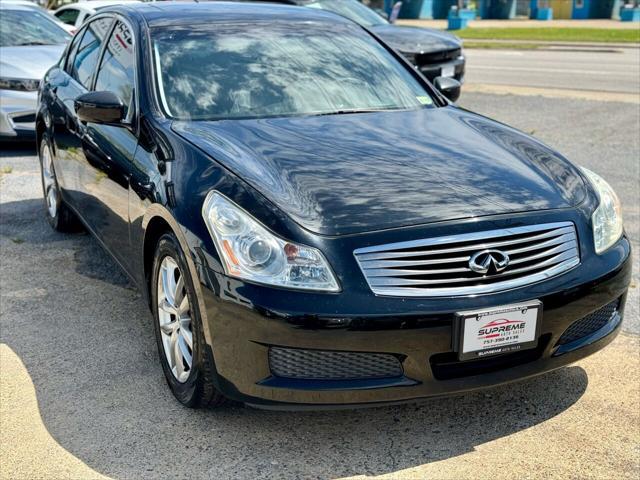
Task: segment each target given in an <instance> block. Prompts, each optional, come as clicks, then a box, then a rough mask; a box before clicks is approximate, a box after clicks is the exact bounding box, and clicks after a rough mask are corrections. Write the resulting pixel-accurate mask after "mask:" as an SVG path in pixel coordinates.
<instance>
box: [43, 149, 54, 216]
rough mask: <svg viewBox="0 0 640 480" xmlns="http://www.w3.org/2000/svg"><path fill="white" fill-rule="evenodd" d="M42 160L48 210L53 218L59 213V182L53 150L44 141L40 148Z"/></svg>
mask: <svg viewBox="0 0 640 480" xmlns="http://www.w3.org/2000/svg"><path fill="white" fill-rule="evenodd" d="M40 160H41V161H42V184H43V186H44V197H45V199H46V201H47V211H48V212H49V216H51V218H56V214H57V213H58V198H59V196H58V183H57V182H56V177H55V173H54V170H53V161H52V158H51V150H50V149H49V145H47V143H46V142H42V147H41V149H40Z"/></svg>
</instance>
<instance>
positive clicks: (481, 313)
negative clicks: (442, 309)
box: [454, 300, 542, 360]
mask: <svg viewBox="0 0 640 480" xmlns="http://www.w3.org/2000/svg"><path fill="white" fill-rule="evenodd" d="M541 320H542V302H540V301H539V300H532V301H529V302H523V303H517V304H512V305H503V306H499V307H494V308H487V309H479V310H473V311H466V312H458V313H456V322H455V324H456V325H455V331H454V332H455V335H454V348H457V352H458V359H459V360H471V359H478V358H484V357H489V356H493V355H500V354H504V353H510V352H514V351H518V350H525V349H529V348H535V347H536V346H537V345H538V337H539V334H540V324H541Z"/></svg>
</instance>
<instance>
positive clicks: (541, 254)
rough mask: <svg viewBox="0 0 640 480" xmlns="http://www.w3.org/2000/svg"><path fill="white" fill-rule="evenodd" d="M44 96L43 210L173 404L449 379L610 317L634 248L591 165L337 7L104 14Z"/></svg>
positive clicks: (51, 76) (447, 385)
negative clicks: (129, 301) (139, 321)
mask: <svg viewBox="0 0 640 480" xmlns="http://www.w3.org/2000/svg"><path fill="white" fill-rule="evenodd" d="M434 85H439V86H440V88H441V90H442V91H444V92H446V93H447V95H450V96H452V97H455V95H456V92H455V90H456V89H457V88H458V87H459V84H458V83H457V82H456V81H455V80H453V79H444V80H442V79H436V81H435V83H434ZM456 85H457V86H458V87H456ZM40 98H41V101H40V105H39V108H38V115H37V144H38V149H39V154H40V161H41V163H42V184H43V190H44V196H45V206H46V216H47V219H48V221H49V222H50V224H51V225H52V227H53V228H55V229H57V230H61V231H65V230H70V229H75V228H78V225H79V223H81V224H83V225H84V226H86V228H87V229H88V230H89V231H90V232H91V233H93V235H95V237H96V238H97V239H98V241H99V243H100V244H101V245H102V246H104V248H105V249H106V250H107V251H108V252H110V253H111V255H112V256H113V257H114V259H115V260H116V261H117V262H118V264H119V265H120V266H122V268H123V269H124V271H125V272H127V274H128V275H129V276H130V277H131V279H132V281H133V282H135V284H137V285H138V287H139V289H140V291H141V292H142V293H143V294H144V296H145V298H146V299H147V301H148V302H149V305H150V307H151V310H152V312H153V322H154V328H155V336H156V339H157V344H158V351H159V353H160V362H161V364H162V368H163V370H164V373H165V376H166V379H167V382H168V384H169V386H170V388H171V390H172V392H173V393H174V395H175V396H176V398H177V399H178V400H179V401H180V402H182V403H183V404H184V405H187V406H191V407H195V406H204V405H219V404H220V403H222V401H223V400H224V399H225V398H232V399H234V400H238V401H242V402H246V403H247V404H250V405H255V406H260V407H265V408H294V407H298V406H301V405H305V406H307V407H309V406H311V407H314V408H315V407H317V408H319V407H334V406H336V405H350V406H353V405H359V404H380V403H387V402H401V401H408V400H413V399H417V398H422V397H428V396H432V395H443V394H453V393H457V392H462V391H467V390H472V389H476V388H480V387H486V386H490V385H495V384H499V383H503V382H509V381H513V380H518V379H522V378H525V377H529V376H532V375H537V374H541V373H543V372H546V371H549V370H551V369H555V368H558V367H561V366H563V365H567V364H569V363H573V362H575V361H577V360H579V359H581V358H583V357H585V356H587V355H590V354H591V353H593V352H595V351H597V350H599V349H601V348H602V347H604V346H605V345H607V344H608V343H609V342H611V341H612V339H613V338H614V337H615V336H616V334H617V333H618V332H619V330H620V324H621V319H622V316H623V312H624V305H625V299H626V295H627V288H628V286H629V282H630V276H631V256H630V255H631V253H630V248H631V247H630V243H629V240H628V239H627V237H626V236H625V234H624V231H623V226H622V217H621V213H620V203H619V201H618V198H617V197H616V194H615V193H614V191H613V190H612V189H611V187H610V186H609V185H608V184H607V183H606V182H605V180H603V179H602V178H600V177H599V176H597V175H596V174H594V173H592V172H590V171H588V170H585V169H582V168H580V167H578V166H575V165H573V164H572V163H570V162H569V161H568V160H566V159H565V158H564V157H562V156H561V155H560V154H559V153H557V152H555V151H554V150H552V149H551V148H549V147H547V146H545V145H544V144H542V143H540V142H539V141H537V140H536V139H534V138H532V137H530V136H528V135H526V134H524V133H522V132H519V131H517V130H514V129H513V128H510V127H508V126H505V125H503V124H501V123H498V122H495V121H492V120H490V119H488V118H486V117H483V116H480V115H476V114H474V113H472V112H469V111H467V110H463V109H460V108H458V107H456V106H455V105H454V104H452V103H451V102H450V101H448V100H447V99H446V98H445V96H443V95H442V94H441V93H439V92H438V91H437V90H436V89H435V88H434V86H433V85H432V84H431V83H429V82H427V81H425V79H424V77H422V76H421V75H419V74H418V73H417V72H416V71H415V69H414V68H412V67H411V66H409V65H407V63H406V62H405V61H403V60H402V59H401V57H400V56H399V54H397V53H396V52H395V51H394V50H393V49H390V48H389V47H388V46H387V45H386V44H385V43H383V42H381V41H380V40H379V39H378V38H377V37H375V36H373V35H371V34H370V33H369V32H367V31H366V30H365V29H363V28H361V27H359V26H358V25H356V24H355V23H353V22H351V21H350V20H348V19H345V18H343V17H340V16H338V15H335V14H333V13H330V12H325V11H320V10H313V9H309V8H298V7H289V6H282V5H271V4H255V3H224V4H223V3H216V2H213V3H193V4H177V3H174V2H166V3H155V4H153V5H148V4H140V5H127V6H118V7H111V8H109V9H105V10H104V11H103V12H99V13H97V14H96V15H95V16H94V17H92V18H91V19H90V20H89V22H88V23H86V24H85V25H84V26H83V28H82V29H81V30H80V31H79V32H78V33H77V34H76V35H75V37H74V40H73V42H72V43H71V44H70V46H69V47H68V49H67V51H66V53H65V55H64V57H63V60H62V61H61V62H60V63H59V64H58V65H56V66H54V67H53V68H51V69H50V70H49V72H48V73H47V74H46V78H45V81H44V83H43V84H42V87H41V95H40ZM88 321H90V319H88ZM128 321H131V319H128V318H114V322H128ZM107 360H108V359H105V362H106V361H107Z"/></svg>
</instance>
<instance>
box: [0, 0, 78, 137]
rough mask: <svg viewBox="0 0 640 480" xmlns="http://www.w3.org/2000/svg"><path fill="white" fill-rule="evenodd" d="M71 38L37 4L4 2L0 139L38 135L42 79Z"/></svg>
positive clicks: (0, 28) (0, 18)
mask: <svg viewBox="0 0 640 480" xmlns="http://www.w3.org/2000/svg"><path fill="white" fill-rule="evenodd" d="M70 39H71V36H70V35H69V33H67V32H66V31H65V30H64V28H63V27H62V24H60V22H58V21H57V20H55V19H54V18H53V17H52V16H51V15H49V14H48V13H46V12H45V11H44V10H43V9H42V8H40V7H38V6H37V5H33V4H27V3H26V2H5V1H0V141H4V140H26V139H30V138H33V137H34V135H35V126H34V121H35V116H36V103H37V98H38V86H39V84H40V79H41V78H42V76H43V75H44V73H45V72H46V71H47V70H48V69H49V68H50V67H51V66H52V65H53V64H54V63H56V62H57V61H58V60H59V59H60V55H61V54H62V51H63V50H64V48H65V45H66V44H67V42H68V41H69V40H70Z"/></svg>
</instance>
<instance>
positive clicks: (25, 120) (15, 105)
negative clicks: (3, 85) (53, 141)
mask: <svg viewBox="0 0 640 480" xmlns="http://www.w3.org/2000/svg"><path fill="white" fill-rule="evenodd" d="M37 101H38V92H19V91H14V90H0V140H28V139H33V138H35V131H36V130H35V116H36V105H37Z"/></svg>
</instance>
